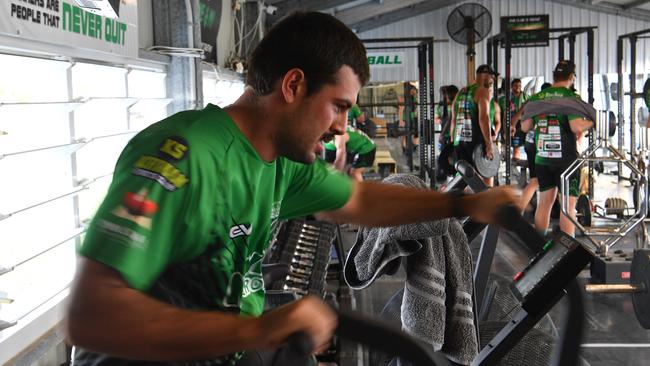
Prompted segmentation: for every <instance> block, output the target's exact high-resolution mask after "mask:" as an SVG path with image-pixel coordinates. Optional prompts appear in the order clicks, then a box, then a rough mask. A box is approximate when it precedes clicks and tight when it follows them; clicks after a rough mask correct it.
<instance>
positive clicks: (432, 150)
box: [361, 37, 448, 188]
mask: <svg viewBox="0 0 650 366" xmlns="http://www.w3.org/2000/svg"><path fill="white" fill-rule="evenodd" d="M361 42H363V43H364V44H368V43H389V44H390V43H413V42H418V44H417V45H388V46H383V45H382V46H371V47H367V46H366V49H367V50H397V49H411V48H416V49H417V56H418V79H419V96H418V103H415V101H414V100H413V98H409V96H410V87H409V86H408V83H404V114H405V115H406V118H405V119H404V124H405V129H406V161H407V165H408V167H409V170H410V171H413V170H414V165H413V129H414V121H413V118H412V116H411V112H412V111H414V110H415V108H416V106H419V108H420V111H419V115H420V116H419V120H418V126H417V128H418V131H419V136H420V152H419V153H420V172H419V176H420V178H421V179H423V180H425V181H426V179H427V174H428V176H429V179H430V186H431V188H435V187H436V185H437V182H436V163H437V150H436V144H435V141H436V139H435V132H436V131H435V128H434V127H433V116H434V113H435V111H434V108H435V105H434V101H435V94H434V93H435V87H434V79H435V78H434V69H433V56H434V52H433V46H434V44H435V43H443V42H448V40H446V39H440V40H438V39H435V38H434V37H399V38H370V39H362V40H361ZM399 105H400V103H398V106H399ZM364 106H371V105H368V104H366V105H364ZM427 107H429V108H427Z"/></svg>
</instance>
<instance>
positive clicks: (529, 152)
mask: <svg viewBox="0 0 650 366" xmlns="http://www.w3.org/2000/svg"><path fill="white" fill-rule="evenodd" d="M524 151H525V152H526V160H528V176H529V177H530V178H537V172H536V170H535V144H530V143H525V144H524Z"/></svg>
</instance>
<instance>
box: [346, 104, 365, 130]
mask: <svg viewBox="0 0 650 366" xmlns="http://www.w3.org/2000/svg"><path fill="white" fill-rule="evenodd" d="M365 120H366V116H365V115H364V114H363V112H361V108H359V106H358V105H357V104H355V105H353V106H352V107H351V108H350V110H349V111H348V124H349V125H350V126H356V123H363V122H364V121H365Z"/></svg>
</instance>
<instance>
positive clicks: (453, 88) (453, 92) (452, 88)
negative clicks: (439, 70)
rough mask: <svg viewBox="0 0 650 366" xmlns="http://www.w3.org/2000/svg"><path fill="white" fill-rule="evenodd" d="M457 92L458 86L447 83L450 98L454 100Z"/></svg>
mask: <svg viewBox="0 0 650 366" xmlns="http://www.w3.org/2000/svg"><path fill="white" fill-rule="evenodd" d="M456 94H458V87H456V85H454V84H451V85H447V95H449V100H454V98H456Z"/></svg>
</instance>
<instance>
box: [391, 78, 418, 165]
mask: <svg viewBox="0 0 650 366" xmlns="http://www.w3.org/2000/svg"><path fill="white" fill-rule="evenodd" d="M407 89H408V92H407V94H406V95H405V96H404V97H398V98H397V101H398V102H399V103H400V105H399V107H398V108H397V114H398V115H399V118H400V120H399V122H398V126H399V127H400V128H403V129H406V127H407V125H406V124H407V123H410V124H409V127H410V129H411V136H412V138H413V149H415V148H417V146H418V145H419V144H420V126H419V125H418V108H419V106H418V89H417V88H416V87H415V86H413V85H411V84H410V83H409V85H408V87H407ZM407 106H411V107H412V108H411V109H410V112H409V113H407V111H409V108H407ZM400 141H401V143H402V152H404V153H406V145H407V144H406V136H402V137H400Z"/></svg>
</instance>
